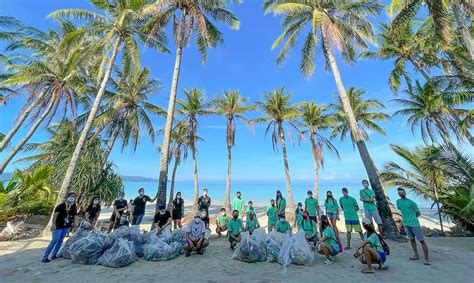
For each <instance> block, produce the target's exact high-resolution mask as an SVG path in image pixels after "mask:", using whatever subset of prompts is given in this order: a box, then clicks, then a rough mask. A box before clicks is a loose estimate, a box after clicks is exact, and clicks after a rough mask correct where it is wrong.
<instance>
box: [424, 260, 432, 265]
mask: <svg viewBox="0 0 474 283" xmlns="http://www.w3.org/2000/svg"><path fill="white" fill-rule="evenodd" d="M423 264H424V265H431V262H429V261H425V262H423Z"/></svg>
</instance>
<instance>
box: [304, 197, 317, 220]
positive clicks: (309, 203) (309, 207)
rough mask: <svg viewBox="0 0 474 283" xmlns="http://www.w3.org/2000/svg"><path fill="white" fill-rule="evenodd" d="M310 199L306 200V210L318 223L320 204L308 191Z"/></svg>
mask: <svg viewBox="0 0 474 283" xmlns="http://www.w3.org/2000/svg"><path fill="white" fill-rule="evenodd" d="M307 194H308V198H306V199H305V200H304V210H306V211H307V212H308V213H309V218H310V219H311V220H313V221H314V223H318V217H319V204H318V200H317V199H315V198H314V197H313V192H312V191H308V193H307Z"/></svg>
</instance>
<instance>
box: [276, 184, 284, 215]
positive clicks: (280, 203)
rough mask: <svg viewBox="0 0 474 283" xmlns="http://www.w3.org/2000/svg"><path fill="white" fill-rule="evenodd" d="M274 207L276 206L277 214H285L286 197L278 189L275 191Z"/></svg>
mask: <svg viewBox="0 0 474 283" xmlns="http://www.w3.org/2000/svg"><path fill="white" fill-rule="evenodd" d="M276 208H277V215H283V216H285V209H286V199H285V198H284V197H283V196H282V195H281V191H280V190H278V191H277V192H276Z"/></svg>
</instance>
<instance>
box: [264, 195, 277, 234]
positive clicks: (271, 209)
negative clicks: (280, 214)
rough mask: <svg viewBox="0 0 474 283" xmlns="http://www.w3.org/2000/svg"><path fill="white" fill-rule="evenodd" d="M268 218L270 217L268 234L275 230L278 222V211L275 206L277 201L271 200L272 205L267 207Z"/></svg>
mask: <svg viewBox="0 0 474 283" xmlns="http://www.w3.org/2000/svg"><path fill="white" fill-rule="evenodd" d="M267 217H268V233H270V232H271V231H273V229H275V225H276V223H277V221H278V218H277V209H276V206H275V200H274V199H271V200H270V205H269V206H268V207H267Z"/></svg>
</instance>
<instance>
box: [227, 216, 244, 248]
mask: <svg viewBox="0 0 474 283" xmlns="http://www.w3.org/2000/svg"><path fill="white" fill-rule="evenodd" d="M243 228H244V224H243V223H242V220H241V219H239V211H238V210H237V209H234V211H232V219H231V220H229V222H228V223H227V229H228V230H229V233H228V235H229V243H230V248H231V249H232V250H234V249H235V246H236V245H237V244H238V243H239V242H240V239H241V238H240V232H241V231H242V229H243Z"/></svg>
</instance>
